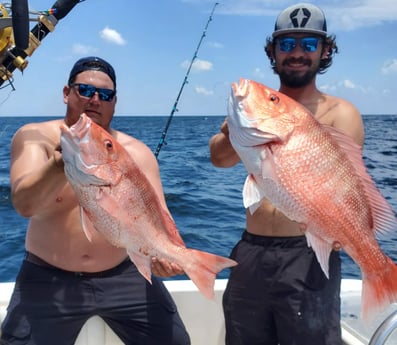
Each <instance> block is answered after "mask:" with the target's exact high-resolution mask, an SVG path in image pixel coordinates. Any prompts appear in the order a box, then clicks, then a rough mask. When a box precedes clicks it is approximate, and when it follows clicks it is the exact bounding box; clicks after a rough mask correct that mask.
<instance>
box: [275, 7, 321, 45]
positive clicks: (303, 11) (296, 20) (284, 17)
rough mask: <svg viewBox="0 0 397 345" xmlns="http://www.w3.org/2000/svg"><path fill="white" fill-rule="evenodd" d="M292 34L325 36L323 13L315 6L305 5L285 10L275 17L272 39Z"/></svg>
mask: <svg viewBox="0 0 397 345" xmlns="http://www.w3.org/2000/svg"><path fill="white" fill-rule="evenodd" d="M294 32H295V33H312V34H316V35H320V36H327V22H326V20H325V15H324V12H323V11H322V10H321V9H320V8H318V7H317V6H314V5H312V4H307V3H299V4H296V5H293V6H290V7H288V8H286V9H285V10H284V11H282V12H281V13H280V14H279V16H278V17H277V20H276V24H275V26H274V32H273V37H277V36H280V35H284V34H288V33H294Z"/></svg>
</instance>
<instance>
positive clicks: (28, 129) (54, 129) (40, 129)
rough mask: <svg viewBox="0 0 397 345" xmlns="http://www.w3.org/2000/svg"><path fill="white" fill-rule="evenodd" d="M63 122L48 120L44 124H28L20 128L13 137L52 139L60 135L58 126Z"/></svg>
mask: <svg viewBox="0 0 397 345" xmlns="http://www.w3.org/2000/svg"><path fill="white" fill-rule="evenodd" d="M62 123H63V120H60V119H59V120H50V121H44V122H30V123H27V124H25V125H23V126H22V127H20V128H19V129H18V130H17V131H16V132H15V136H16V137H18V136H23V137H30V138H31V139H34V138H42V137H53V136H54V135H59V134H60V129H59V128H60V125H61V124H62Z"/></svg>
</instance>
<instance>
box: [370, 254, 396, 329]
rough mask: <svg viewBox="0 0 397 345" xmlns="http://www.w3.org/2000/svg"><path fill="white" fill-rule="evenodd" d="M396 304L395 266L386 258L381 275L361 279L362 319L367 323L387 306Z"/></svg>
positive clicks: (376, 274)
mask: <svg viewBox="0 0 397 345" xmlns="http://www.w3.org/2000/svg"><path fill="white" fill-rule="evenodd" d="M395 302H397V265H396V264H395V263H394V262H393V261H392V260H391V259H390V258H387V263H386V265H385V269H384V270H382V272H381V273H372V274H371V275H368V276H365V275H364V277H363V288H362V318H363V320H364V321H365V322H366V323H369V322H370V321H371V320H372V319H373V318H374V316H375V315H376V314H378V313H379V312H381V311H382V310H383V309H384V308H386V307H387V306H388V305H389V304H391V303H395Z"/></svg>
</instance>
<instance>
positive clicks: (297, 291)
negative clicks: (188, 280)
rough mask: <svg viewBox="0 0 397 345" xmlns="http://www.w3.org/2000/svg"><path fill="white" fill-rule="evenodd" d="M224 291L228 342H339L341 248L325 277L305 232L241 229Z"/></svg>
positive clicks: (231, 344)
mask: <svg viewBox="0 0 397 345" xmlns="http://www.w3.org/2000/svg"><path fill="white" fill-rule="evenodd" d="M230 257H231V258H232V259H234V260H236V261H237V262H238V263H239V264H238V265H237V266H235V267H233V268H232V269H231V274H230V278H229V282H228V285H227V287H226V290H225V293H224V296H223V308H224V314H225V323H226V344H227V345H243V344H244V345H259V344H261V345H277V344H280V345H341V344H342V340H341V328H340V282H341V262H340V257H339V253H338V252H335V251H333V252H332V253H331V256H330V260H329V279H327V278H326V276H325V275H324V273H323V271H322V270H321V268H320V265H319V263H318V261H317V259H316V256H315V254H314V252H313V250H312V249H311V248H309V247H308V245H307V241H306V238H305V237H304V236H299V237H263V236H255V235H251V234H249V233H247V232H245V233H244V234H243V238H242V240H240V241H239V242H238V243H237V245H236V246H235V247H234V249H233V251H232V253H231V256H230Z"/></svg>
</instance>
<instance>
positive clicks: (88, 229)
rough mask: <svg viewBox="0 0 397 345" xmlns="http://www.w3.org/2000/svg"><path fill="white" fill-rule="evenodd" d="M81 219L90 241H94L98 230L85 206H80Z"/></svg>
mask: <svg viewBox="0 0 397 345" xmlns="http://www.w3.org/2000/svg"><path fill="white" fill-rule="evenodd" d="M80 221H81V226H82V228H83V231H84V234H85V236H86V237H87V239H88V241H90V242H92V236H93V234H94V233H95V232H96V229H95V227H94V225H93V224H92V222H91V221H90V218H89V217H88V215H87V213H86V211H85V210H84V208H83V207H80Z"/></svg>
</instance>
